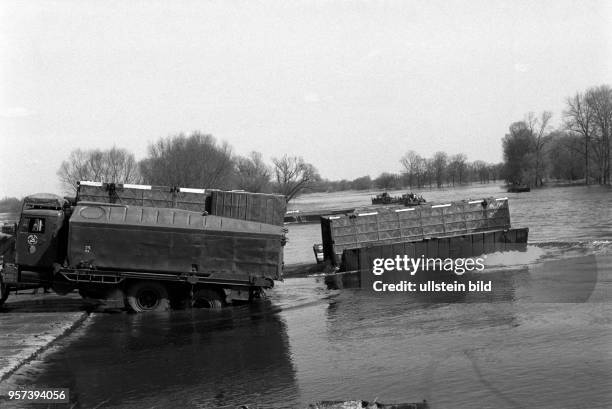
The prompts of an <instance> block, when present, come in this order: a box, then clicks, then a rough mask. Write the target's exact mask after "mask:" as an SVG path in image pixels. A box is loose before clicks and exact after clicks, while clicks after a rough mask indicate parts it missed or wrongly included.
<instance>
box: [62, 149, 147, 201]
mask: <svg viewBox="0 0 612 409" xmlns="http://www.w3.org/2000/svg"><path fill="white" fill-rule="evenodd" d="M57 176H58V177H59V179H60V182H61V184H62V186H63V187H64V189H65V190H66V191H67V192H71V193H76V188H77V182H78V181H80V180H92V181H102V182H108V183H138V182H139V181H140V174H139V172H138V163H137V162H136V159H135V158H134V154H132V153H130V152H128V151H127V150H125V149H119V148H117V147H115V146H113V147H112V148H111V149H109V150H106V151H102V150H99V149H93V150H87V151H83V150H81V149H76V150H73V151H72V152H71V153H70V156H69V157H68V159H67V160H65V161H63V162H62V164H61V166H60V168H59V169H58V171H57Z"/></svg>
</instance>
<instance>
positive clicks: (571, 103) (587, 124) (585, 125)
mask: <svg viewBox="0 0 612 409" xmlns="http://www.w3.org/2000/svg"><path fill="white" fill-rule="evenodd" d="M565 103H566V105H567V109H566V110H565V111H564V112H563V116H564V118H565V127H566V128H567V129H568V130H569V131H571V132H574V133H576V134H579V135H582V136H583V137H584V153H583V154H584V178H585V183H586V184H587V185H588V184H589V156H590V155H591V152H590V146H589V145H590V142H591V138H592V135H593V133H594V132H595V130H594V126H595V121H594V118H593V110H592V107H591V105H590V104H588V102H587V98H586V96H585V94H581V93H579V92H578V93H576V95H574V96H573V97H570V98H568V99H567V100H566V101H565Z"/></svg>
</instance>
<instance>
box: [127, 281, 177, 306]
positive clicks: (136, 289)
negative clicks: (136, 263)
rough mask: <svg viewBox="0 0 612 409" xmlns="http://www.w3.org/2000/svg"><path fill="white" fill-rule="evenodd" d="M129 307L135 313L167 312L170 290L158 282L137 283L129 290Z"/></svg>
mask: <svg viewBox="0 0 612 409" xmlns="http://www.w3.org/2000/svg"><path fill="white" fill-rule="evenodd" d="M126 298H127V303H128V306H129V307H130V308H131V309H132V310H133V311H135V312H150V311H167V310H168V308H169V307H170V300H169V298H168V290H166V287H165V286H164V285H163V284H160V283H158V282H156V281H137V282H135V283H133V284H131V285H130V286H129V287H128V289H127V297H126Z"/></svg>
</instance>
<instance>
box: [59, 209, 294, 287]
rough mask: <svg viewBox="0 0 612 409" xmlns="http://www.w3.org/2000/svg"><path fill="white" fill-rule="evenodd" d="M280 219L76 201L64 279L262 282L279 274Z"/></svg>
mask: <svg viewBox="0 0 612 409" xmlns="http://www.w3.org/2000/svg"><path fill="white" fill-rule="evenodd" d="M282 240H283V231H282V228H281V227H280V226H275V225H271V224H264V223H259V222H252V221H247V220H237V219H231V218H227V217H219V216H213V215H207V216H205V215H202V214H201V213H199V212H192V211H188V210H182V209H167V208H152V207H141V206H128V205H112V204H102V203H100V204H97V203H92V204H87V205H83V204H79V205H77V206H76V207H75V208H74V211H73V213H72V216H71V217H70V221H69V239H68V243H69V245H68V254H67V260H68V267H65V268H62V270H61V271H62V273H63V274H64V275H65V277H66V278H67V279H68V280H70V281H88V280H91V279H92V278H91V277H92V275H93V274H94V273H95V274H96V275H98V276H106V277H108V279H109V280H111V279H112V277H115V279H116V280H120V279H122V278H125V277H133V278H136V277H140V278H149V279H151V278H157V279H166V280H181V279H184V280H187V279H189V280H191V281H193V282H205V283H215V284H234V285H240V284H242V285H258V286H261V287H270V286H272V285H273V282H272V279H281V277H282V262H283V260H282Z"/></svg>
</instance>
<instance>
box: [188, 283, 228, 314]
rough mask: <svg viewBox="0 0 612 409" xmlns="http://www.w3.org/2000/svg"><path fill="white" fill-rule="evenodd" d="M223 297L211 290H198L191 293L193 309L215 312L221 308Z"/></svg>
mask: <svg viewBox="0 0 612 409" xmlns="http://www.w3.org/2000/svg"><path fill="white" fill-rule="evenodd" d="M223 304H224V297H223V296H222V295H221V293H220V292H219V291H216V290H214V289H212V288H199V289H197V290H195V291H194V293H193V304H192V305H193V308H210V309H214V310H217V309H219V308H222V307H223Z"/></svg>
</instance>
